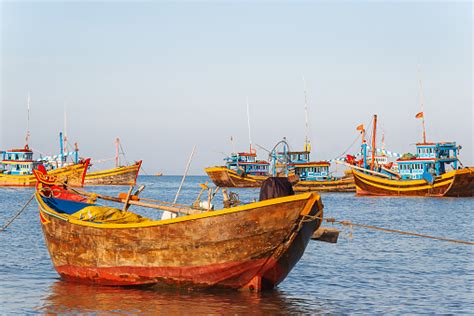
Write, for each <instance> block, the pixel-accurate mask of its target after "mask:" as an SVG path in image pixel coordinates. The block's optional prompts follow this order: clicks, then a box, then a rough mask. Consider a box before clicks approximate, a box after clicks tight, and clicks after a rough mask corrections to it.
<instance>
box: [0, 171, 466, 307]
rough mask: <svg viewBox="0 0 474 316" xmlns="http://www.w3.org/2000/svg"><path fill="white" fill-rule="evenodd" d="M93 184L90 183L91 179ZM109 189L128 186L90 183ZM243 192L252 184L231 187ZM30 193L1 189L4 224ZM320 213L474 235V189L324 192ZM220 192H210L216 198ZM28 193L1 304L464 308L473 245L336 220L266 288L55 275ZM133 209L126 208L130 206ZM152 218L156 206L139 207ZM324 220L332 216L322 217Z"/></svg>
mask: <svg viewBox="0 0 474 316" xmlns="http://www.w3.org/2000/svg"><path fill="white" fill-rule="evenodd" d="M207 180H208V178H207V177H199V176H195V177H191V176H190V177H188V178H187V179H186V182H185V184H184V187H183V190H182V191H181V194H180V196H179V198H178V202H179V203H184V204H191V203H192V202H193V201H194V200H195V198H196V197H197V195H198V193H199V191H200V187H199V186H198V184H199V183H204V182H205V181H207ZM180 181H181V177H174V176H163V177H153V176H140V177H139V179H138V182H139V184H145V185H146V188H145V190H144V191H143V192H142V194H141V195H142V196H143V197H147V198H154V199H161V200H166V201H173V199H174V197H175V195H176V192H177V188H178V186H179V183H180ZM89 189H91V188H89ZM92 189H93V190H95V191H97V192H100V193H104V194H110V195H114V196H117V194H118V192H126V191H127V190H128V188H127V187H95V188H92ZM232 191H234V192H237V193H238V194H239V197H240V200H241V201H243V202H251V201H253V200H256V199H258V194H259V191H258V189H233V190H232ZM33 193H34V189H32V188H26V189H21V188H3V189H0V225H1V226H3V225H4V224H5V223H6V222H7V221H8V220H9V219H10V218H11V217H12V216H13V215H14V214H15V213H16V212H18V210H19V209H20V208H21V206H22V205H23V204H25V202H26V201H27V200H28V199H29V198H30V197H31V195H32V194H33ZM321 196H322V200H323V203H324V206H325V207H324V212H325V216H326V217H334V218H336V219H338V220H348V221H351V222H353V223H359V224H367V225H374V226H380V227H384V228H390V229H399V230H405V231H411V232H418V233H422V234H427V235H435V236H443V237H447V238H453V239H461V240H469V241H474V237H473V232H474V229H473V228H474V199H473V198H459V199H457V198H392V197H356V196H355V195H354V194H353V193H323V194H321ZM221 202H222V198H221V195H220V194H219V193H218V195H216V200H215V204H216V206H219V205H220V204H221ZM37 209H38V208H37V205H36V202H35V201H34V200H33V202H32V203H31V204H30V205H29V206H28V207H27V208H26V209H25V211H24V212H23V213H22V214H21V215H20V217H18V218H17V219H16V220H15V221H14V222H13V223H12V224H11V225H10V226H9V227H8V228H7V229H6V230H5V231H3V232H0V314H2V315H3V314H36V313H37V314H78V313H80V314H142V313H143V314H154V313H162V314H165V313H166V314H167V313H184V314H250V313H252V314H293V313H297V314H348V313H366V314H385V313H390V314H402V313H403V314H405V313H417V314H418V313H426V314H472V313H473V312H474V246H472V245H464V244H456V243H450V242H444V241H436V240H431V239H424V238H419V237H412V236H407V235H400V234H395V233H386V232H382V231H376V230H370V229H364V228H358V227H355V226H353V227H340V226H338V225H335V226H334V227H336V228H339V229H341V235H340V236H339V241H338V243H337V244H328V243H323V242H318V241H310V243H309V244H308V247H307V249H306V252H305V254H304V255H303V257H302V258H301V260H300V261H299V262H298V264H297V265H296V266H295V267H294V269H293V270H292V271H291V273H290V274H289V275H288V276H287V278H286V279H285V280H284V281H283V282H282V283H281V284H280V285H279V286H278V287H277V288H276V289H275V290H273V291H268V292H263V293H247V292H237V291H229V290H205V291H203V290H199V291H193V290H189V289H163V288H139V289H137V288H121V287H104V286H94V285H80V284H75V283H69V282H65V281H62V280H61V279H60V278H59V276H58V274H57V273H56V272H55V270H54V268H53V266H52V264H51V260H50V258H49V254H48V251H47V249H46V246H45V243H44V238H43V234H42V231H41V227H40V221H39V217H38V210H37ZM132 209H133V208H132ZM137 212H139V213H140V214H143V215H145V216H148V217H151V218H159V217H160V215H161V212H160V211H157V210H152V209H138V210H137ZM324 225H325V226H331V224H324Z"/></svg>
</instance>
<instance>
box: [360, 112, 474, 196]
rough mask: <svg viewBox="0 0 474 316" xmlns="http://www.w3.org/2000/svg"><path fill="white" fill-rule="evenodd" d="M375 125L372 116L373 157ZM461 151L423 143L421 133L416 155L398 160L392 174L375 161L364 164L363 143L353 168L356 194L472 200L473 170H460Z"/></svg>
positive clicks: (448, 144)
mask: <svg viewBox="0 0 474 316" xmlns="http://www.w3.org/2000/svg"><path fill="white" fill-rule="evenodd" d="M420 113H422V112H420ZM420 113H419V114H420ZM419 114H418V115H417V117H418V116H419ZM420 117H421V116H420ZM376 124H377V116H376V115H375V116H374V131H373V133H372V156H374V153H375V131H376V126H377V125H376ZM460 148H461V147H460V146H457V145H456V143H455V142H438V143H429V142H426V136H425V132H424V131H423V142H422V143H418V144H416V151H417V152H416V154H415V155H412V154H406V155H404V156H402V157H401V158H399V159H397V161H396V165H397V168H396V169H395V170H396V171H394V170H390V169H387V168H384V167H383V166H377V164H376V162H375V160H374V159H372V160H371V163H370V165H369V164H368V163H367V162H366V161H367V157H366V156H367V153H366V152H367V150H366V143H365V142H363V144H362V154H363V160H362V164H361V166H360V167H359V166H352V173H353V175H354V181H355V185H356V193H357V194H358V195H390V196H434V197H471V196H474V168H473V167H464V168H461V166H459V163H460V162H459V157H458V154H459V150H460ZM448 168H451V169H452V170H448Z"/></svg>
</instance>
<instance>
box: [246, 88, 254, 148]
mask: <svg viewBox="0 0 474 316" xmlns="http://www.w3.org/2000/svg"><path fill="white" fill-rule="evenodd" d="M247 124H248V128H249V143H250V153H252V152H253V150H252V136H251V135H252V133H251V132H250V106H249V98H248V97H247Z"/></svg>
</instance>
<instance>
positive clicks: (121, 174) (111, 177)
mask: <svg viewBox="0 0 474 316" xmlns="http://www.w3.org/2000/svg"><path fill="white" fill-rule="evenodd" d="M119 146H120V139H119V138H117V139H116V140H115V168H112V169H107V170H99V171H92V172H91V171H88V172H87V174H86V178H85V180H84V185H86V186H91V185H135V184H136V183H137V177H138V173H139V172H140V167H141V165H142V161H141V160H140V161H137V162H135V163H134V164H132V165H129V166H121V165H120V156H119Z"/></svg>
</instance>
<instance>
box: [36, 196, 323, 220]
mask: <svg viewBox="0 0 474 316" xmlns="http://www.w3.org/2000/svg"><path fill="white" fill-rule="evenodd" d="M35 196H36V200H37V202H38V204H39V207H40V212H44V213H46V214H48V215H50V216H52V217H55V218H57V219H61V220H63V221H67V222H69V223H71V224H74V225H78V226H85V227H93V228H102V229H117V228H119V229H120V228H122V229H131V228H149V227H157V226H163V225H169V224H175V223H180V222H186V221H192V220H199V219H203V218H209V217H215V216H223V215H227V214H233V213H238V212H244V211H249V210H254V209H258V208H262V207H267V206H271V205H277V204H284V203H288V202H295V201H301V200H306V204H305V205H304V207H303V208H302V210H301V212H300V215H307V214H309V213H310V212H311V209H312V207H313V205H314V204H315V203H316V204H318V208H322V207H323V206H322V203H321V197H320V196H319V194H316V193H314V192H308V193H302V194H296V195H290V196H285V197H280V198H275V199H269V200H264V201H260V202H255V203H249V204H245V205H241V206H237V207H232V208H228V209H221V210H217V211H207V212H202V213H200V214H193V215H185V216H180V217H176V218H171V219H166V220H151V221H148V222H142V223H128V224H107V223H94V222H87V221H83V220H79V219H74V218H72V217H71V216H70V215H66V214H61V213H58V212H56V211H55V210H54V209H52V208H51V207H49V206H48V205H47V204H46V203H45V202H44V201H43V197H42V195H41V194H40V193H39V192H36V193H35Z"/></svg>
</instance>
